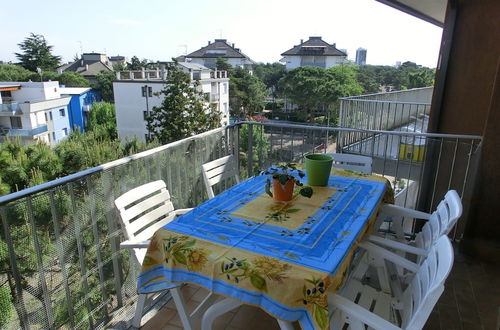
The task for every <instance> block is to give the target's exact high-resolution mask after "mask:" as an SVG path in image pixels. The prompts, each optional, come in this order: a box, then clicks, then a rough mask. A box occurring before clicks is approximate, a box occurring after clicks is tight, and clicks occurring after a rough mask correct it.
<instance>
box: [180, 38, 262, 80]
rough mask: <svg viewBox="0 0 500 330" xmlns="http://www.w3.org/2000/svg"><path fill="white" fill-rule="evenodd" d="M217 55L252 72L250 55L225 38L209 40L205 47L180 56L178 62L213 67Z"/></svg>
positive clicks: (252, 62)
mask: <svg viewBox="0 0 500 330" xmlns="http://www.w3.org/2000/svg"><path fill="white" fill-rule="evenodd" d="M219 57H221V58H223V59H225V60H226V61H227V63H229V64H230V65H231V66H233V67H242V68H246V69H247V70H248V71H250V72H252V65H253V64H255V62H254V61H252V60H251V59H250V57H248V56H247V55H245V54H243V52H242V51H241V49H239V48H236V47H235V44H234V43H232V44H230V43H229V42H228V41H227V40H226V39H215V41H214V42H211V41H209V42H208V45H206V46H205V47H202V48H200V49H198V50H196V51H194V52H192V53H189V54H187V55H185V56H181V57H180V58H178V60H179V62H184V61H186V62H191V63H197V64H201V65H203V66H205V67H207V68H210V69H213V68H215V67H216V64H217V59H218V58H219Z"/></svg>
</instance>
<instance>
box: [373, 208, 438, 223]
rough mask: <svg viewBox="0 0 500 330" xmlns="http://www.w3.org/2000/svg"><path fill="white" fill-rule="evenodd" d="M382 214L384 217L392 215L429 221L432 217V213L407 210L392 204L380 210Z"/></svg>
mask: <svg viewBox="0 0 500 330" xmlns="http://www.w3.org/2000/svg"><path fill="white" fill-rule="evenodd" d="M380 214H383V215H386V216H387V215H392V216H401V217H409V218H417V219H427V220H429V219H430V217H431V214H430V213H425V212H422V211H417V210H413V209H407V208H405V207H401V206H397V205H392V204H384V205H382V207H381V208H380Z"/></svg>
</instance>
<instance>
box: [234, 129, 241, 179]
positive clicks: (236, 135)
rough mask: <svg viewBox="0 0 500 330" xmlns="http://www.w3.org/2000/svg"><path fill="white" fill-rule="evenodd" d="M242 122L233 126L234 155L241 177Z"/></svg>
mask: <svg viewBox="0 0 500 330" xmlns="http://www.w3.org/2000/svg"><path fill="white" fill-rule="evenodd" d="M240 127H241V125H240V124H236V125H235V126H233V139H234V141H233V155H234V159H235V161H236V167H237V168H238V177H239V178H241V173H240Z"/></svg>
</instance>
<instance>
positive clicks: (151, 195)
mask: <svg viewBox="0 0 500 330" xmlns="http://www.w3.org/2000/svg"><path fill="white" fill-rule="evenodd" d="M115 205H116V207H117V209H118V211H119V212H120V218H121V222H122V223H121V225H122V229H123V233H124V235H125V238H126V239H127V240H126V241H124V242H122V243H121V244H120V247H121V248H126V249H131V252H132V255H133V257H134V258H135V259H136V260H137V262H138V263H139V264H142V261H143V260H144V256H145V254H146V250H147V247H148V246H149V239H150V238H151V236H153V234H154V232H155V231H156V230H157V229H159V228H161V227H163V226H164V225H166V224H167V223H169V222H170V221H172V220H173V219H174V218H175V217H176V216H177V215H179V214H183V213H186V212H187V211H189V210H191V209H179V210H174V206H173V204H172V201H171V200H170V194H169V192H168V190H167V189H166V186H165V182H163V181H162V180H158V181H154V182H150V183H146V184H144V185H142V186H139V187H136V188H134V189H132V190H130V191H128V192H126V193H125V194H123V195H121V196H120V197H118V198H117V199H116V200H115ZM170 293H171V294H172V297H173V299H174V302H175V306H176V308H177V312H178V313H179V316H180V319H181V321H182V325H183V326H184V329H191V328H192V327H191V322H190V319H189V317H188V316H187V313H186V308H185V305H184V300H183V299H182V295H181V293H180V290H179V287H175V288H172V289H170ZM150 296H152V295H150ZM147 298H149V297H148V295H146V294H139V295H138V299H137V305H136V310H135V314H134V318H133V321H132V325H133V326H134V327H136V328H139V327H140V325H141V318H142V313H143V309H144V305H145V303H146V299H147Z"/></svg>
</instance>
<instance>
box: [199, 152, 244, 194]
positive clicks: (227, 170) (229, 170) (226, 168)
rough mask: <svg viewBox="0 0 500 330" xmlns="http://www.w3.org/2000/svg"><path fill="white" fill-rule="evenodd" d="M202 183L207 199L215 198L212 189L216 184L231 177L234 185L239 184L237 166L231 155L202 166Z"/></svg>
mask: <svg viewBox="0 0 500 330" xmlns="http://www.w3.org/2000/svg"><path fill="white" fill-rule="evenodd" d="M202 169H203V170H202V173H203V181H204V182H205V188H206V189H207V194H208V197H209V198H213V197H214V196H215V194H214V190H213V189H212V187H213V186H214V185H216V184H217V183H219V182H221V181H224V180H226V179H228V178H231V177H233V178H234V180H235V181H236V183H240V178H239V176H238V166H237V164H236V159H235V157H234V156H233V155H229V156H225V157H222V158H218V159H216V160H213V161H211V162H208V163H205V164H203V165H202Z"/></svg>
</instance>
